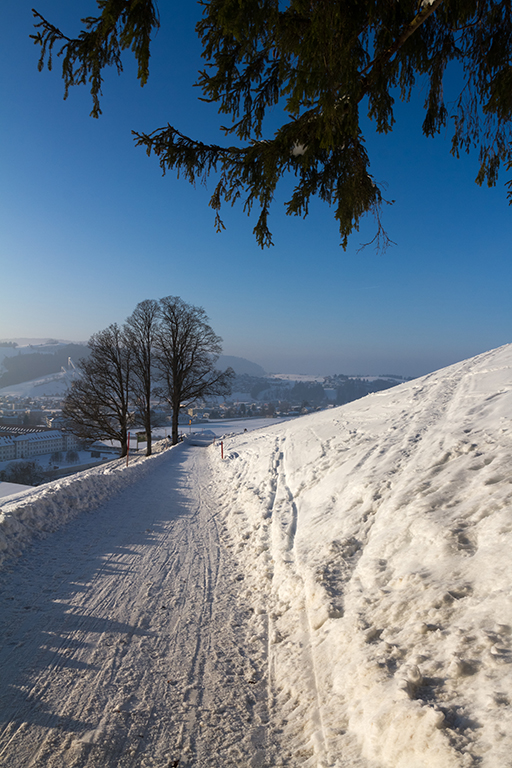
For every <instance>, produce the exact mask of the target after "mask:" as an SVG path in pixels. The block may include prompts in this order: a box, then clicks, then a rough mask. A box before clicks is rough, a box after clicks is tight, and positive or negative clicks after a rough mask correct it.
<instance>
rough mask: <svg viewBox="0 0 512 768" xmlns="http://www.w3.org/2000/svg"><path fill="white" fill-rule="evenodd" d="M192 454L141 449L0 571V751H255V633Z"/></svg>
mask: <svg viewBox="0 0 512 768" xmlns="http://www.w3.org/2000/svg"><path fill="white" fill-rule="evenodd" d="M207 456H208V454H207V452H205V451H203V450H201V449H190V448H189V449H186V448H185V447H180V448H178V449H174V450H172V451H169V452H167V453H166V454H162V455H161V456H158V457H155V460H154V467H153V468H152V469H151V470H150V471H148V472H147V473H146V475H145V476H144V478H143V479H141V480H139V482H138V483H136V484H134V485H131V486H129V487H128V488H126V490H124V491H123V492H121V493H120V494H118V495H117V496H115V497H114V498H113V499H111V500H110V501H109V502H107V503H105V504H103V505H102V506H100V507H99V508H98V509H97V510H96V511H93V512H90V513H87V514H82V515H81V516H80V517H79V518H77V519H76V520H74V521H73V522H72V523H71V524H69V525H67V526H65V527H64V528H61V529H60V530H59V531H57V532H56V533H53V534H52V535H51V536H50V537H48V538H46V539H45V540H43V541H39V542H37V543H36V544H35V545H34V546H33V547H32V548H31V549H30V554H29V556H26V557H24V558H22V560H21V561H19V562H17V563H16V566H15V568H14V569H13V570H12V571H11V572H10V573H7V574H4V575H3V577H2V580H3V585H2V599H1V630H0V631H1V636H2V637H3V638H4V640H5V644H4V645H3V648H2V650H1V652H0V668H1V670H2V671H1V677H2V684H1V690H0V718H1V726H0V728H1V732H0V763H1V764H2V765H5V766H9V768H17V766H19V767H20V768H21V766H23V768H28V767H29V766H40V767H42V766H45V768H57V766H58V767H59V768H64V767H65V768H73V767H74V766H76V767H78V766H102V768H108V767H111V768H114V766H116V767H117V766H137V768H139V767H140V768H142V767H145V766H158V767H160V766H162V767H163V766H166V768H167V767H168V766H177V765H178V763H179V765H180V766H185V765H194V766H207V765H208V766H223V767H224V766H229V765H233V766H235V765H236V766H239V765H247V766H249V765H259V764H260V763H261V762H262V760H261V758H262V757H263V754H265V755H266V758H267V759H268V758H269V757H271V755H272V746H271V744H270V743H269V739H268V735H267V733H266V724H267V722H268V716H267V682H266V679H265V664H266V659H265V655H266V640H265V638H264V636H263V635H260V636H259V639H257V638H256V636H255V635H254V633H255V629H254V627H253V626H252V622H253V620H254V617H253V615H252V613H251V610H250V609H249V608H247V607H244V605H243V604H240V602H239V599H238V586H239V580H240V579H241V578H243V571H242V569H241V568H240V567H239V566H238V565H237V564H236V562H235V561H234V559H233V556H232V555H230V554H229V553H228V548H226V547H225V546H224V545H223V543H222V540H221V535H220V534H219V527H218V524H217V521H216V510H217V507H218V502H217V500H216V498H215V495H214V488H213V486H212V485H209V484H208V482H209V481H208V477H209V475H208V472H207V471H206V468H205V463H207V462H208V458H207ZM248 634H250V635H251V642H249V637H248ZM251 654H252V655H251Z"/></svg>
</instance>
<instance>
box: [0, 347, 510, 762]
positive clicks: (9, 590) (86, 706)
mask: <svg viewBox="0 0 512 768" xmlns="http://www.w3.org/2000/svg"><path fill="white" fill-rule="evenodd" d="M511 414H512V345H506V346H504V347H501V348H499V349H496V350H493V351H491V352H488V353H484V354H482V355H478V356H477V357H475V358H472V359H471V360H467V361H463V362H461V363H457V364H456V365H453V366H450V367H449V368H446V369H444V370H442V371H438V372H436V373H433V374H430V375H428V376H425V377H423V378H422V379H417V380H416V381H411V382H408V383H406V384H403V385H401V386H399V387H396V388H394V389H390V390H386V391H385V392H381V393H378V394H375V395H372V396H369V397H366V398H363V399H362V400H359V401H356V402H354V403H350V404H348V405H347V406H343V407H340V408H335V409H332V410H326V411H323V412H321V413H318V414H313V415H311V416H306V417H301V418H297V419H293V420H291V421H289V422H286V423H283V424H277V425H273V426H268V427H266V426H264V427H262V428H261V429H258V430H257V431H255V432H252V433H251V432H247V433H244V434H239V435H235V436H232V437H229V438H225V439H224V454H223V458H221V453H220V451H219V449H218V446H210V447H209V448H187V447H185V446H179V447H178V448H174V449H172V450H170V451H164V452H163V453H160V454H159V455H156V456H153V457H150V458H149V459H147V460H146V459H143V458H142V457H141V458H139V459H136V460H134V461H133V464H131V465H130V467H129V468H128V469H126V467H125V466H124V464H122V462H117V463H116V462H112V463H111V464H110V466H108V467H102V468H97V469H92V470H88V471H87V472H83V473H79V474H78V475H77V476H76V477H75V478H68V479H64V480H61V481H56V482H54V483H49V484H47V485H46V486H41V488H37V489H34V490H33V491H27V492H23V493H21V494H20V495H19V496H17V497H12V498H11V499H9V498H7V499H6V500H0V566H2V565H7V567H8V568H9V567H10V569H11V570H10V571H9V570H7V571H5V570H4V571H3V572H2V573H1V574H0V579H1V583H2V591H1V593H0V612H1V616H2V619H1V623H2V625H3V626H2V627H0V632H1V633H2V635H1V637H2V639H3V641H4V645H3V647H1V648H0V675H1V687H0V729H1V730H0V764H2V765H5V766H7V768H21V766H23V768H25V767H26V766H29V767H30V766H31V767H32V768H100V766H101V768H103V767H104V766H105V767H106V768H114V766H116V768H117V766H121V767H123V766H127V767H128V766H130V767H133V768H149V767H150V766H151V768H172V767H173V766H174V768H177V766H179V768H210V767H212V768H221V766H222V768H225V767H233V768H234V767H235V766H236V768H276V767H277V766H283V768H512V760H511V757H510V756H511V754H512V749H511V747H512V736H511V734H512V602H511V599H510V596H511V594H512V572H511V569H510V551H511V549H512V477H511V473H510V467H511V466H512V422H511ZM162 447H163V444H162ZM114 494H116V495H114ZM108 499H110V500H108ZM73 518H74V519H73ZM66 520H67V521H69V522H68V525H67V526H65V527H62V523H63V522H65V521H66ZM59 526H61V527H60V528H59ZM40 531H44V532H45V533H46V532H52V533H51V534H50V535H49V536H48V537H47V538H46V539H44V540H40V539H38V538H37V537H38V535H39V533H40ZM34 540H35V543H33V542H34ZM30 542H32V546H31V547H30V548H27V545H28V544H29V543H30ZM24 547H25V550H24V551H25V555H24V556H22V557H20V558H19V559H18V560H17V561H15V560H13V555H16V554H19V552H21V551H23V548H24ZM2 723H3V725H2Z"/></svg>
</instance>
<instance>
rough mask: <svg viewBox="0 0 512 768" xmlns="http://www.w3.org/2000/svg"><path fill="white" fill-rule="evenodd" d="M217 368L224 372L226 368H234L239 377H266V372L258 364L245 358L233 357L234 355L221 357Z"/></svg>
mask: <svg viewBox="0 0 512 768" xmlns="http://www.w3.org/2000/svg"><path fill="white" fill-rule="evenodd" d="M216 365H217V368H220V370H222V371H224V370H225V369H226V368H232V369H233V370H234V372H235V373H236V374H238V375H241V374H243V373H247V374H249V376H266V375H267V374H266V371H265V370H264V369H263V368H262V367H261V365H258V364H257V363H251V361H250V360H246V359H245V357H233V356H232V355H221V356H220V357H219V359H218V360H217V364H216Z"/></svg>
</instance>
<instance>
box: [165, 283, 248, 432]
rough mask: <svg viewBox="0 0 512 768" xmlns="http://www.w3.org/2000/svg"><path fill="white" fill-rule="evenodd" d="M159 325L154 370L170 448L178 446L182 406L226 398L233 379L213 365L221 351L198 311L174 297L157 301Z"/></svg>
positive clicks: (201, 310)
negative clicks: (166, 412) (167, 410)
mask: <svg viewBox="0 0 512 768" xmlns="http://www.w3.org/2000/svg"><path fill="white" fill-rule="evenodd" d="M160 312H161V318H160V324H159V328H158V332H157V333H156V338H155V341H156V344H155V348H156V360H155V361H156V367H157V368H158V370H159V372H160V379H161V381H162V385H161V386H160V387H159V389H158V392H159V394H160V395H161V396H162V397H163V398H164V399H165V400H167V402H168V403H169V405H170V406H171V408H172V432H171V435H172V444H173V445H175V444H176V443H177V442H178V417H179V412H180V408H181V407H182V406H183V405H185V404H190V403H192V402H194V401H197V400H199V399H202V398H204V397H205V396H206V395H215V394H218V395H220V394H228V393H229V391H230V381H231V378H232V376H233V375H234V373H233V371H232V370H231V369H230V368H228V370H227V371H219V370H217V369H216V368H215V363H216V362H217V358H218V357H219V355H220V353H221V351H222V347H221V342H222V339H221V338H220V337H219V336H217V335H216V334H215V333H214V332H213V330H212V328H211V326H210V325H209V320H208V317H207V315H206V312H205V311H204V309H203V308H202V307H194V306H192V305H191V304H187V303H186V302H184V301H183V300H182V299H180V298H179V297H178V296H167V297H166V298H164V299H160Z"/></svg>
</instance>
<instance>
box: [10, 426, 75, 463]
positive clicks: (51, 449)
mask: <svg viewBox="0 0 512 768" xmlns="http://www.w3.org/2000/svg"><path fill="white" fill-rule="evenodd" d="M80 447H81V443H80V440H79V439H78V438H77V437H75V435H72V434H71V433H70V432H59V431H58V430H54V429H49V430H46V431H45V432H27V433H25V434H22V435H13V436H11V435H7V436H5V435H4V436H2V437H0V462H1V461H10V460H12V459H29V458H31V457H32V456H42V455H44V454H46V453H55V452H56V451H73V450H78V449H79V448H80Z"/></svg>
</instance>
